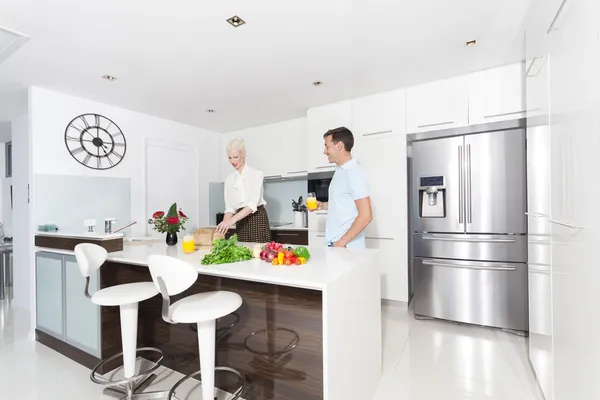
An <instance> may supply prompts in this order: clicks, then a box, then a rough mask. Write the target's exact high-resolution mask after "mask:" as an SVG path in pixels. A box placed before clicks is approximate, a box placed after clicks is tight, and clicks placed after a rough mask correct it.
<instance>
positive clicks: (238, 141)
mask: <svg viewBox="0 0 600 400" xmlns="http://www.w3.org/2000/svg"><path fill="white" fill-rule="evenodd" d="M233 150H238V151H240V152H242V153H245V152H246V145H245V144H244V139H242V138H241V137H236V138H234V139H231V141H229V144H228V145H227V152H230V151H233Z"/></svg>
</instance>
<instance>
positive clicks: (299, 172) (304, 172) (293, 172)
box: [288, 171, 308, 174]
mask: <svg viewBox="0 0 600 400" xmlns="http://www.w3.org/2000/svg"><path fill="white" fill-rule="evenodd" d="M306 173H308V171H292V172H288V174H306Z"/></svg>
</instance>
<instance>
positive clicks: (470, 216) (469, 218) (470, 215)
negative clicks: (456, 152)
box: [466, 144, 473, 224]
mask: <svg viewBox="0 0 600 400" xmlns="http://www.w3.org/2000/svg"><path fill="white" fill-rule="evenodd" d="M466 170H467V176H466V179H467V194H466V198H467V206H466V209H467V223H469V224H471V223H473V212H472V208H471V145H470V144H467V166H466Z"/></svg>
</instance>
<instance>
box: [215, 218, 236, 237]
mask: <svg viewBox="0 0 600 400" xmlns="http://www.w3.org/2000/svg"><path fill="white" fill-rule="evenodd" d="M231 225H233V218H230V219H228V220H223V222H221V223H220V224H219V225H218V226H217V230H216V231H215V232H216V233H217V234H219V235H222V236H225V234H226V233H227V231H228V230H229V228H230V227H231Z"/></svg>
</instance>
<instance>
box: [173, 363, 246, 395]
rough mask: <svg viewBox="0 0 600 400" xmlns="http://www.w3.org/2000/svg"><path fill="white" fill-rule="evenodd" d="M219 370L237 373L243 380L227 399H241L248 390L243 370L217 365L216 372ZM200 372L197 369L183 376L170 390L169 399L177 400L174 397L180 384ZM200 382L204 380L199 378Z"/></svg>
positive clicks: (198, 374)
mask: <svg viewBox="0 0 600 400" xmlns="http://www.w3.org/2000/svg"><path fill="white" fill-rule="evenodd" d="M217 371H224V372H230V373H232V374H234V375H236V376H237V377H238V378H239V380H240V381H241V385H240V387H239V388H238V389H237V390H236V391H235V392H233V393H232V395H231V397H230V398H228V399H227V400H236V399H239V398H240V397H241V396H242V394H244V392H245V391H246V377H245V376H244V374H242V373H241V372H239V371H238V370H236V369H233V368H229V367H215V372H217ZM200 374H201V371H196V372H193V373H191V374H189V375H186V376H184V377H183V378H181V379H180V380H179V381H178V382H177V383H176V384H175V386H173V388H172V389H171V391H170V392H169V396H168V397H167V399H168V400H172V399H175V400H176V399H177V397H174V396H175V391H176V390H177V388H178V387H179V386H181V385H182V384H183V382H185V381H187V380H188V379H190V378H193V377H195V376H200ZM198 382H202V380H201V379H198ZM214 400H217V398H216V397H215V398H214Z"/></svg>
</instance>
